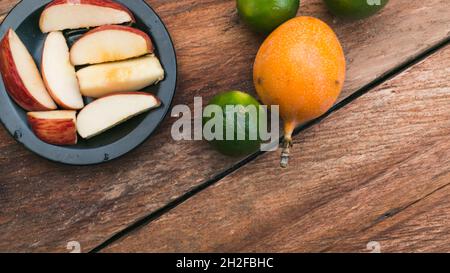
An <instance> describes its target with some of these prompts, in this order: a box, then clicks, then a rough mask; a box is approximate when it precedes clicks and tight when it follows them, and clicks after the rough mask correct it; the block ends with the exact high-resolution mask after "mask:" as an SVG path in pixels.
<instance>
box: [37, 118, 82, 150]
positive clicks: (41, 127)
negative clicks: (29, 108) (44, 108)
mask: <svg viewBox="0 0 450 273" xmlns="http://www.w3.org/2000/svg"><path fill="white" fill-rule="evenodd" d="M28 123H29V124H30V126H31V128H32V129H33V132H34V133H35V134H36V136H37V137H38V138H39V139H41V140H42V141H44V142H46V143H49V144H53V145H64V146H65V145H75V144H77V138H78V136H77V127H76V111H50V112H30V113H28Z"/></svg>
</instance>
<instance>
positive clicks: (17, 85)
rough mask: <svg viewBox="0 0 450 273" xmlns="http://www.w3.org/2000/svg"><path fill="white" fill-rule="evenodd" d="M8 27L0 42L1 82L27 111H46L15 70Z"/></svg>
mask: <svg viewBox="0 0 450 273" xmlns="http://www.w3.org/2000/svg"><path fill="white" fill-rule="evenodd" d="M10 31H12V30H11V29H9V30H8V31H7V32H6V34H5V37H3V40H2V41H1V42H0V73H1V74H2V76H3V82H4V84H5V87H6V91H7V92H8V94H9V95H10V96H11V98H12V99H13V100H14V101H15V102H16V103H17V104H18V105H20V106H21V107H22V108H23V109H25V110H27V111H48V110H54V109H49V108H47V107H45V106H44V105H42V104H41V103H39V102H38V101H37V100H35V99H34V98H33V97H32V96H31V94H30V92H29V91H28V90H27V88H26V87H25V84H24V83H23V81H22V79H21V78H20V76H19V72H18V71H17V68H16V64H15V63H14V59H13V56H12V52H11V47H10V45H9V38H8V37H9V34H10Z"/></svg>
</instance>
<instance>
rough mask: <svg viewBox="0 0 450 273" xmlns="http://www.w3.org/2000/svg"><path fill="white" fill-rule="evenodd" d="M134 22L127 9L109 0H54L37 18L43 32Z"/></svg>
mask: <svg viewBox="0 0 450 273" xmlns="http://www.w3.org/2000/svg"><path fill="white" fill-rule="evenodd" d="M128 22H133V23H134V22H135V18H134V16H133V14H132V13H131V12H130V10H129V9H127V8H126V7H124V6H123V5H121V4H119V3H116V2H114V1H111V0H54V1H52V2H50V3H49V4H48V5H47V6H46V7H45V9H44V11H43V12H42V14H41V18H40V20H39V27H40V28H41V31H42V32H43V33H48V32H52V31H61V30H65V29H78V28H89V27H98V26H102V25H114V24H123V23H128Z"/></svg>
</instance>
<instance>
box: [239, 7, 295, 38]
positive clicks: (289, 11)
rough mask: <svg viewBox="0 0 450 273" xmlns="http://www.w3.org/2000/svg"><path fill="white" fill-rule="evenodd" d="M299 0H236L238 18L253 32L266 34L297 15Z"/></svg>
mask: <svg viewBox="0 0 450 273" xmlns="http://www.w3.org/2000/svg"><path fill="white" fill-rule="evenodd" d="M299 6H300V0H237V9H238V12H239V16H240V17H241V18H242V19H243V20H244V21H245V22H246V23H247V24H248V25H249V26H250V27H251V28H252V29H254V30H255V31H257V32H260V33H265V34H268V33H270V32H272V31H273V30H274V29H276V28H277V27H278V26H280V25H281V24H283V23H284V22H286V21H287V20H289V19H292V18H294V17H295V16H296V15H297V11H298V8H299Z"/></svg>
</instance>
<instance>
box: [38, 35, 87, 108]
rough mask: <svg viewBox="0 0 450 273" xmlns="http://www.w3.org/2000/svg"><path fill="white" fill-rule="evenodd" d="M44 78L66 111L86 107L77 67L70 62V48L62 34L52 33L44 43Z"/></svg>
mask: <svg viewBox="0 0 450 273" xmlns="http://www.w3.org/2000/svg"><path fill="white" fill-rule="evenodd" d="M41 71H42V77H43V79H44V83H45V85H46V86H47V90H48V92H49V93H50V95H51V96H52V97H53V99H54V100H55V102H56V103H57V104H58V105H59V106H61V107H62V108H64V109H70V110H79V109H82V108H83V107H84V102H83V98H82V96H81V93H80V88H79V86H78V80H77V75H76V73H75V67H73V65H72V64H71V63H70V60H69V47H68V46H67V43H66V39H65V38H64V35H63V34H62V32H59V31H58V32H51V33H49V34H48V35H47V38H46V40H45V43H44V50H43V53H42V64H41Z"/></svg>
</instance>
